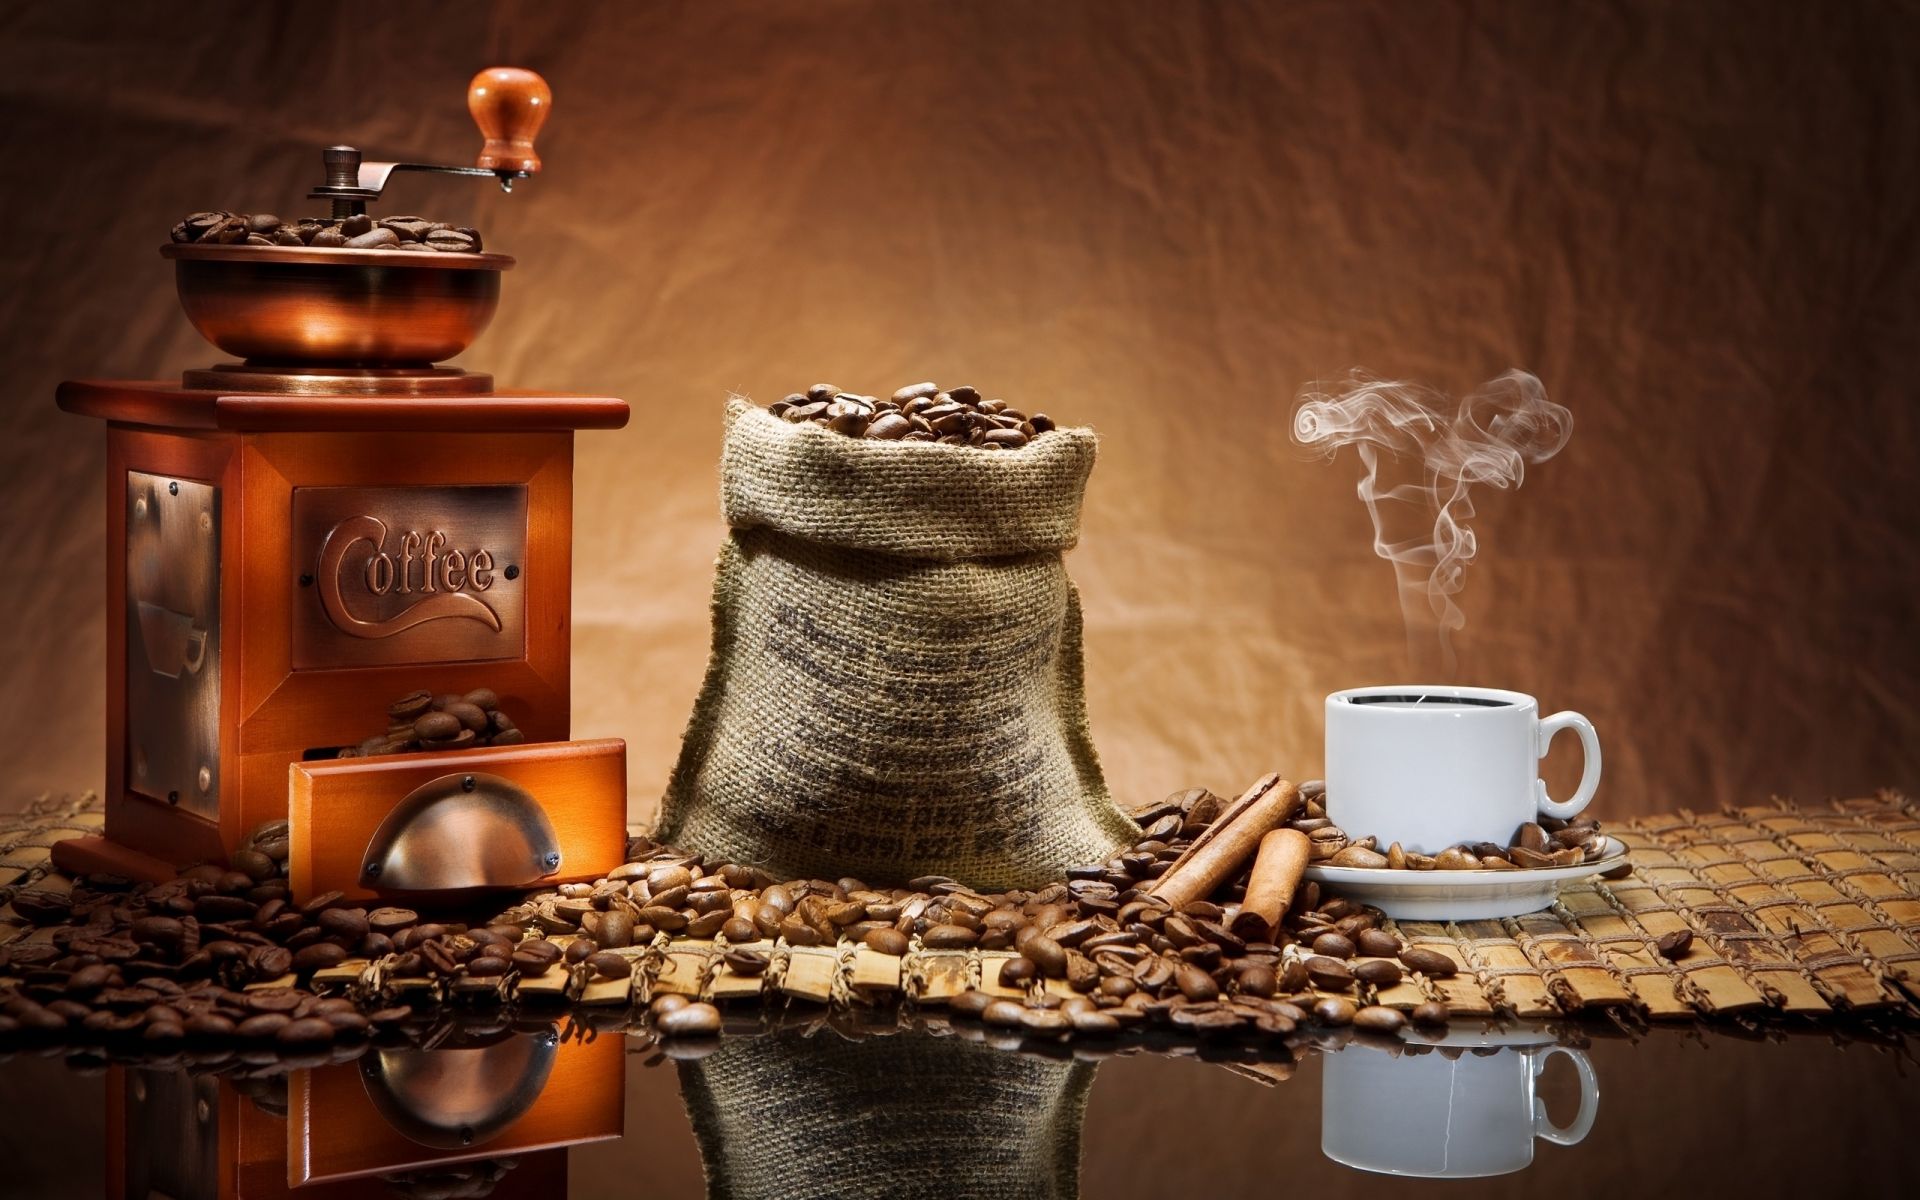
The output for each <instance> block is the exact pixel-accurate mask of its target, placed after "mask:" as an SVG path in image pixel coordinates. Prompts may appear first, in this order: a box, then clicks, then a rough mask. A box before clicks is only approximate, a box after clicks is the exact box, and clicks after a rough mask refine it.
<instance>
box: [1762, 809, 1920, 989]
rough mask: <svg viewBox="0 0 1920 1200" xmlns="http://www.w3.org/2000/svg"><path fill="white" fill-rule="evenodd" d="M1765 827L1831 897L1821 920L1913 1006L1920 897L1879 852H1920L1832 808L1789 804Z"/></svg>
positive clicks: (1919, 955) (1919, 964) (1918, 970)
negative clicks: (1812, 809)
mask: <svg viewBox="0 0 1920 1200" xmlns="http://www.w3.org/2000/svg"><path fill="white" fill-rule="evenodd" d="M1759 824H1760V827H1761V828H1764V829H1765V830H1767V831H1768V833H1769V834H1770V835H1771V836H1772V838H1773V840H1774V842H1775V844H1776V845H1778V846H1780V847H1781V848H1782V849H1784V850H1786V851H1788V852H1790V853H1793V854H1796V855H1797V856H1798V857H1799V859H1800V860H1801V862H1803V863H1804V864H1805V865H1806V866H1807V868H1808V869H1809V870H1810V871H1811V872H1813V873H1814V874H1816V875H1818V876H1819V881H1820V885H1821V886H1822V887H1823V888H1824V895H1826V896H1827V897H1829V898H1827V899H1825V900H1823V901H1822V903H1821V904H1820V911H1821V915H1822V916H1823V917H1824V918H1825V919H1826V920H1827V922H1828V924H1829V925H1831V926H1832V927H1833V928H1834V929H1835V930H1836V931H1838V932H1839V933H1841V934H1842V935H1843V936H1845V937H1846V938H1847V939H1848V941H1849V942H1850V943H1852V945H1853V946H1854V947H1855V948H1856V949H1857V950H1858V951H1859V952H1860V953H1862V954H1863V955H1865V956H1866V964H1865V965H1866V966H1867V968H1868V969H1869V970H1870V971H1873V972H1874V973H1875V974H1876V975H1877V976H1878V977H1880V978H1881V979H1882V981H1883V984H1884V985H1886V986H1887V987H1888V988H1890V989H1891V990H1893V991H1894V992H1896V993H1898V994H1900V995H1902V996H1904V997H1905V998H1906V999H1907V1002H1908V1004H1909V1005H1911V1004H1912V1003H1913V1001H1914V1000H1915V998H1916V997H1920V936H1916V934H1917V933H1920V926H1916V925H1915V924H1913V916H1914V915H1915V914H1917V913H1920V896H1915V895H1914V894H1913V893H1912V892H1911V891H1910V890H1909V889H1908V888H1907V887H1906V886H1905V883H1906V879H1905V878H1904V874H1903V873H1896V872H1895V871H1893V870H1890V869H1889V867H1888V864H1887V862H1886V861H1885V860H1884V859H1882V858H1880V857H1879V856H1878V855H1876V854H1875V853H1874V851H1881V852H1882V853H1886V854H1887V855H1888V857H1890V858H1899V859H1913V860H1915V861H1916V862H1920V855H1913V854H1910V853H1907V852H1905V851H1902V850H1900V849H1899V848H1898V846H1897V844H1895V843H1893V842H1891V841H1890V840H1889V839H1888V838H1886V837H1885V836H1883V835H1882V834H1880V833H1879V832H1877V831H1875V830H1873V829H1872V828H1871V826H1868V825H1866V824H1864V823H1862V822H1860V821H1859V820H1857V819H1856V817H1854V816H1853V815H1850V814H1843V813H1842V812H1840V811H1839V810H1838V809H1836V808H1832V807H1829V808H1828V809H1827V810H1826V811H1825V812H1810V811H1808V810H1805V809H1802V808H1801V807H1800V806H1798V805H1796V804H1793V803H1792V802H1790V801H1781V802H1779V806H1778V811H1777V812H1775V813H1774V814H1772V815H1770V816H1768V817H1766V818H1765V819H1764V820H1762V821H1761V822H1760V823H1759ZM1810 887H1811V885H1809V888H1810ZM1896 913H1898V914H1900V915H1895V914H1896Z"/></svg>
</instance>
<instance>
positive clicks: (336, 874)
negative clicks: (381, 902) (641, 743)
mask: <svg viewBox="0 0 1920 1200" xmlns="http://www.w3.org/2000/svg"><path fill="white" fill-rule="evenodd" d="M626 783H627V744H626V743H625V742H623V741H620V740H618V739H609V740H605V741H591V742H543V743H533V744H527V745H519V746H498V747H486V748H482V749H475V750H454V751H445V752H441V753H429V754H394V755H386V756H382V757H375V758H348V759H333V760H323V761H316V762H297V763H294V764H292V766H291V767H290V768H289V786H288V802H289V803H288V818H289V825H290V837H289V850H288V863H287V866H288V873H289V876H290V884H291V886H292V888H293V894H294V898H295V900H296V901H304V900H306V899H308V898H309V897H312V896H316V895H320V894H323V893H325V892H331V891H340V892H345V893H346V894H347V895H348V896H350V897H353V898H356V899H370V898H374V897H386V896H390V897H396V898H406V897H425V896H432V897H436V898H446V897H452V896H457V895H459V894H461V893H467V892H477V891H481V890H486V889H499V890H516V889H517V890H531V889H535V888H544V887H551V886H553V885H554V884H558V883H571V882H581V881H587V880H592V879H598V878H600V877H601V876H603V875H605V874H606V873H607V872H608V871H610V870H612V869H613V868H614V867H617V866H619V865H620V864H621V863H622V862H623V861H625V859H626V847H627V786H626Z"/></svg>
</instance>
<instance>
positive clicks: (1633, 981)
mask: <svg viewBox="0 0 1920 1200" xmlns="http://www.w3.org/2000/svg"><path fill="white" fill-rule="evenodd" d="M1656 854H1658V855H1661V856H1664V855H1666V851H1664V850H1661V851H1657V852H1656V851H1654V850H1652V849H1651V848H1650V847H1642V848H1641V851H1640V853H1639V854H1637V855H1636V857H1637V858H1639V859H1641V860H1642V861H1643V862H1644V861H1645V860H1648V859H1651V858H1653V857H1655V855H1656ZM1642 869H1643V868H1642V867H1640V866H1636V867H1635V869H1634V874H1633V877H1632V878H1630V879H1622V880H1615V881H1608V882H1602V883H1600V884H1598V885H1596V887H1595V893H1596V894H1598V895H1602V896H1605V897H1606V898H1607V899H1608V900H1610V901H1611V902H1612V904H1613V905H1614V907H1615V908H1616V909H1617V910H1618V911H1619V912H1620V913H1622V914H1623V917H1624V918H1625V919H1626V920H1628V921H1631V922H1632V923H1634V924H1636V925H1638V926H1639V927H1640V928H1641V929H1642V930H1643V931H1644V932H1645V934H1646V937H1647V938H1648V940H1649V942H1653V941H1658V940H1659V938H1660V937H1661V935H1663V934H1668V933H1673V932H1675V931H1677V930H1681V929H1693V925H1692V923H1691V922H1690V921H1689V920H1688V919H1687V916H1686V914H1685V913H1684V912H1682V911H1681V910H1680V909H1678V908H1676V907H1674V905H1673V904H1672V903H1671V902H1670V901H1668V899H1667V898H1666V897H1665V896H1663V895H1661V893H1660V891H1659V889H1658V888H1656V887H1655V886H1654V885H1653V884H1652V883H1651V882H1649V881H1648V880H1646V879H1644V878H1642V877H1641V870H1642ZM1695 933H1696V935H1697V936H1696V937H1695V940H1694V949H1693V952H1692V953H1690V954H1689V955H1687V957H1686V958H1685V959H1683V960H1681V961H1680V962H1677V963H1667V960H1665V959H1663V958H1659V956H1658V955H1656V954H1654V953H1653V952H1651V951H1648V952H1647V953H1646V954H1644V955H1641V956H1638V957H1635V958H1633V959H1632V960H1631V965H1627V964H1622V967H1621V970H1622V972H1623V973H1624V974H1625V975H1626V976H1627V980H1628V983H1629V985H1630V986H1633V987H1634V988H1635V992H1636V994H1637V995H1641V996H1642V998H1643V999H1644V1000H1645V1002H1646V1004H1647V1012H1648V1014H1649V1015H1650V1016H1656V1017H1663V1018H1672V1017H1683V1016H1688V1015H1691V1013H1692V1012H1694V1011H1696V1010H1697V1011H1698V1012H1700V1013H1701V1014H1703V1015H1707V1016H1715V1015H1731V1014H1733V1013H1738V1012H1745V1011H1748V1010H1751V1009H1756V1008H1766V1007H1768V1006H1769V1005H1770V1004H1771V1001H1769V1000H1768V998H1767V997H1766V996H1764V995H1762V994H1761V992H1760V989H1759V988H1757V987H1755V986H1754V985H1753V984H1752V983H1750V982H1748V980H1747V977H1746V976H1745V975H1744V974H1743V973H1742V972H1741V971H1740V970H1739V969H1738V968H1737V967H1735V966H1734V965H1733V964H1732V963H1730V962H1728V961H1727V960H1726V959H1725V958H1722V957H1721V956H1720V955H1719V954H1718V953H1717V952H1716V951H1715V950H1714V949H1713V948H1712V946H1711V943H1710V942H1709V940H1708V939H1707V938H1706V937H1705V936H1703V935H1701V933H1702V931H1699V930H1695ZM1658 964H1665V965H1666V967H1667V969H1668V970H1669V971H1670V972H1672V974H1673V975H1674V979H1673V981H1672V992H1673V1003H1672V1004H1671V1005H1670V1004H1668V1003H1667V1002H1666V1000H1665V999H1664V997H1663V994H1662V992H1661V989H1660V985H1659V984H1658V983H1657V982H1655V981H1653V980H1652V979H1651V977H1650V976H1651V972H1650V971H1649V967H1651V966H1653V965H1658ZM1642 972H1647V973H1646V974H1642Z"/></svg>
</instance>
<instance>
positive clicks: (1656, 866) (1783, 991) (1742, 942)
mask: <svg viewBox="0 0 1920 1200" xmlns="http://www.w3.org/2000/svg"><path fill="white" fill-rule="evenodd" d="M1633 828H1634V830H1635V831H1636V832H1637V833H1639V834H1640V835H1642V836H1641V837H1639V838H1637V839H1636V842H1635V849H1634V852H1633V854H1634V861H1635V864H1636V865H1635V867H1634V876H1635V878H1637V879H1640V880H1643V881H1645V882H1646V883H1647V884H1649V885H1650V886H1652V887H1653V888H1654V890H1655V891H1656V892H1657V893H1658V894H1659V896H1660V899H1661V900H1663V901H1664V902H1665V903H1666V904H1667V905H1668V906H1669V907H1671V908H1673V909H1676V910H1679V911H1681V912H1684V913H1685V914H1686V918H1687V922H1688V924H1689V925H1690V926H1691V927H1692V928H1693V930H1694V931H1695V933H1696V935H1697V937H1698V939H1699V940H1702V941H1705V942H1706V943H1707V945H1708V946H1710V947H1711V948H1712V949H1713V951H1714V959H1715V960H1716V961H1715V965H1718V963H1720V962H1724V963H1726V964H1729V965H1730V966H1731V967H1732V968H1733V969H1734V970H1736V971H1738V972H1739V973H1740V976H1741V978H1742V979H1743V980H1744V981H1745V982H1746V983H1747V984H1748V985H1749V986H1750V987H1751V988H1752V989H1753V990H1754V991H1756V992H1758V993H1759V994H1760V995H1761V996H1764V997H1765V998H1766V1000H1767V1003H1768V1004H1770V1005H1772V1006H1773V1007H1774V1008H1776V1009H1780V1010H1781V1011H1784V1012H1793V1013H1805V1014H1810V1015H1811V1014H1819V1013H1824V1012H1829V1011H1831V1009H1832V1006H1831V1005H1830V1004H1828V1003H1827V1001H1826V998H1825V997H1824V996H1823V995H1822V994H1821V992H1820V990H1819V989H1818V988H1816V987H1815V986H1814V985H1813V981H1812V979H1810V978H1809V977H1808V976H1807V974H1806V972H1805V971H1803V970H1802V969H1801V967H1800V964H1799V963H1798V962H1797V961H1795V959H1794V957H1793V955H1792V954H1790V953H1788V952H1787V950H1786V948H1785V947H1783V946H1781V945H1780V944H1779V941H1778V939H1776V938H1775V937H1774V936H1773V935H1772V934H1771V933H1770V932H1769V931H1768V930H1767V929H1766V927H1765V926H1763V925H1762V924H1761V922H1760V921H1759V919H1758V918H1757V917H1756V916H1755V915H1754V914H1752V913H1751V912H1749V911H1748V909H1747V908H1746V906H1745V905H1743V904H1740V903H1739V902H1737V901H1735V900H1733V899H1731V898H1729V897H1728V896H1726V895H1725V894H1724V893H1723V892H1722V891H1721V889H1720V888H1719V887H1718V886H1717V885H1715V884H1714V883H1712V882H1710V881H1708V880H1707V879H1705V878H1703V877H1702V876H1701V875H1700V874H1698V873H1697V871H1698V868H1699V864H1698V862H1697V861H1696V860H1697V858H1698V855H1696V854H1694V853H1692V852H1691V851H1690V850H1689V849H1688V848H1687V847H1684V846H1676V845H1675V844H1673V843H1672V841H1671V840H1670V838H1671V837H1672V836H1674V835H1676V834H1678V833H1679V832H1680V831H1681V830H1682V829H1683V828H1684V822H1683V821H1681V820H1680V819H1678V818H1670V819H1663V820H1660V821H1647V822H1644V823H1641V822H1636V823H1635V825H1634V827H1633ZM1696 953H1698V951H1696ZM1692 974H1693V972H1691V971H1689V976H1691V975H1692Z"/></svg>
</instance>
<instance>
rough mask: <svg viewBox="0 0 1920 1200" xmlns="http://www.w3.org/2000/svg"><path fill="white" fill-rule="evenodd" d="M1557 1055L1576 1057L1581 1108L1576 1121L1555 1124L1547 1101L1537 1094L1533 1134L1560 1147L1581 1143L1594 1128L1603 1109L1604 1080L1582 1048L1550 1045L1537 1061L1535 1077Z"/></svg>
mask: <svg viewBox="0 0 1920 1200" xmlns="http://www.w3.org/2000/svg"><path fill="white" fill-rule="evenodd" d="M1556 1054H1564V1055H1566V1056H1567V1057H1568V1058H1570V1059H1572V1060H1573V1066H1574V1069H1575V1070H1577V1071H1579V1072H1580V1111H1579V1112H1578V1113H1576V1114H1574V1118H1573V1124H1571V1125H1567V1126H1564V1127H1562V1126H1559V1125H1555V1124H1554V1123H1553V1121H1552V1120H1551V1119H1549V1118H1548V1116H1547V1102H1546V1101H1544V1100H1542V1099H1540V1097H1538V1096H1535V1097H1534V1098H1533V1135H1534V1136H1535V1137H1537V1138H1540V1139H1541V1140H1542V1141H1548V1142H1552V1143H1553V1144H1554V1145H1556V1146H1573V1145H1578V1144H1579V1143H1580V1142H1581V1141H1582V1140H1583V1139H1584V1138H1585V1137H1586V1136H1587V1134H1588V1133H1590V1132H1592V1130H1593V1118H1594V1117H1595V1116H1597V1115H1599V1112H1600V1081H1599V1080H1598V1079H1597V1078H1595V1077H1594V1074H1593V1064H1592V1063H1591V1062H1588V1061H1587V1056H1586V1055H1585V1054H1582V1053H1581V1052H1580V1051H1578V1050H1572V1049H1569V1048H1568V1047H1566V1046H1548V1047H1547V1049H1546V1053H1544V1054H1541V1055H1540V1056H1539V1057H1537V1058H1535V1059H1534V1060H1533V1077H1534V1078H1535V1079H1538V1078H1540V1073H1541V1072H1542V1071H1545V1070H1546V1069H1547V1060H1548V1059H1549V1058H1552V1057H1553V1056H1554V1055H1556Z"/></svg>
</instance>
